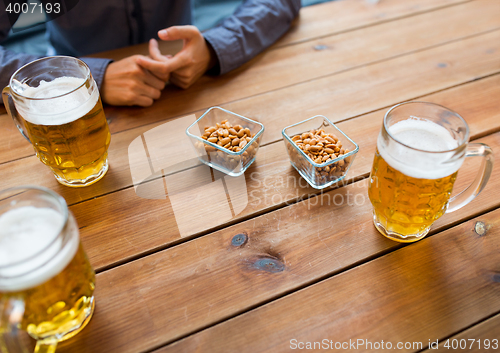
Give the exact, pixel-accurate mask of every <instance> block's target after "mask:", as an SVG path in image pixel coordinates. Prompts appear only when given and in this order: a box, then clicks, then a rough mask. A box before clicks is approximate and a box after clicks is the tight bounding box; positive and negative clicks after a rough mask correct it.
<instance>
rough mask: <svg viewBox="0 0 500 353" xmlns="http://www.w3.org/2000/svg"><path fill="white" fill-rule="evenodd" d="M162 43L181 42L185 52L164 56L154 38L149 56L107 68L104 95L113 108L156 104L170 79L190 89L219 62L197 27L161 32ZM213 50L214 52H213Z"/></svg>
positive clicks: (184, 27) (138, 57) (128, 59)
mask: <svg viewBox="0 0 500 353" xmlns="http://www.w3.org/2000/svg"><path fill="white" fill-rule="evenodd" d="M158 36H159V38H160V39H162V40H177V39H182V40H183V41H184V45H183V47H182V50H181V51H180V52H179V53H177V54H176V55H175V56H173V57H172V56H171V55H162V54H161V52H160V49H159V48H158V42H157V41H156V40H155V39H151V40H150V41H149V55H150V57H146V56H143V55H134V56H130V57H128V58H125V59H122V60H120V61H116V62H112V63H111V64H109V65H108V67H107V69H106V72H105V73H104V80H103V85H102V89H101V96H102V99H103V101H104V102H106V103H108V104H111V105H140V106H143V107H146V106H150V105H151V104H153V101H154V100H155V99H158V98H160V95H161V90H162V89H163V88H164V87H165V83H166V82H167V81H169V80H170V82H171V83H173V84H174V85H176V86H179V87H181V88H184V89H186V88H188V87H189V86H191V85H192V84H193V83H194V82H196V80H198V79H199V78H200V77H201V76H202V75H203V74H204V73H205V72H206V71H207V70H208V69H210V68H211V67H213V66H214V65H215V63H216V60H217V59H216V56H215V54H214V53H212V52H211V51H210V49H209V47H208V44H207V43H206V42H205V38H204V37H203V35H202V34H201V32H200V31H199V30H198V28H196V27H195V26H173V27H169V28H167V29H163V30H161V31H159V32H158ZM212 51H213V50H212Z"/></svg>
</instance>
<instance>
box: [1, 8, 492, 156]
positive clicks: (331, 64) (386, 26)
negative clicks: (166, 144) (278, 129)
mask: <svg viewBox="0 0 500 353" xmlns="http://www.w3.org/2000/svg"><path fill="white" fill-rule="evenodd" d="M428 23H440V24H441V25H440V26H436V27H432V26H429V25H428ZM499 27H500V3H498V2H497V1H496V0H482V1H474V2H470V3H465V4H463V5H459V6H453V7H450V8H445V9H443V10H440V11H434V12H430V13H425V14H422V15H420V16H418V17H417V18H413V19H409V18H404V19H401V20H397V21H393V22H388V23H383V24H380V25H378V26H373V27H368V28H363V29H360V30H357V31H354V32H348V33H344V34H341V35H338V36H330V37H326V38H321V39H318V40H315V41H311V42H308V43H303V44H298V45H294V46H290V47H286V48H282V49H279V50H271V51H267V52H265V53H264V54H262V55H260V56H259V57H258V58H256V59H255V60H253V61H251V62H249V63H248V64H246V65H245V66H244V67H242V68H241V69H239V70H236V71H235V72H233V73H231V74H229V75H225V76H223V77H216V78H213V77H206V78H203V79H202V80H201V81H200V82H199V83H198V84H196V85H195V86H194V87H193V88H191V89H189V90H186V91H182V90H179V89H177V88H173V87H169V88H167V89H166V91H168V92H169V93H168V94H167V93H165V95H164V98H163V99H161V100H160V101H158V102H157V103H156V104H155V105H154V106H153V107H151V108H147V109H142V108H129V107H122V108H114V107H107V108H106V113H107V116H108V119H109V120H110V122H111V124H110V127H111V130H112V132H118V131H123V130H126V129H130V128H133V127H136V126H140V125H145V124H147V123H151V122H155V121H160V120H164V119H166V118H171V117H175V116H180V115H183V114H186V113H188V112H192V111H193V110H199V109H206V108H207V107H209V106H211V105H220V104H223V103H226V102H230V101H234V100H237V99H241V98H244V97H248V96H253V95H257V94H261V93H263V92H269V91H273V90H275V89H280V88H283V87H287V86H290V85H293V84H296V83H298V82H303V81H309V80H313V79H315V78H318V77H321V76H325V75H331V74H334V73H336V72H341V71H344V70H349V69H353V68H355V67H357V66H360V65H365V64H368V63H371V62H376V61H380V60H384V59H387V58H390V57H394V56H399V55H403V54H405V53H410V52H412V51H415V50H421V49H422V48H428V47H431V46H435V45H439V44H442V43H446V42H449V41H451V40H456V39H458V38H463V37H467V36H470V35H474V34H478V33H482V32H485V31H489V30H492V29H495V28H499ZM407 38H412V40H411V41H408V40H407ZM318 48H323V49H321V50H317V49H318ZM135 50H139V49H138V48H136V47H130V48H124V49H119V50H116V51H112V52H111V53H110V54H106V55H105V56H112V55H111V54H113V53H118V54H120V53H122V52H126V51H130V53H132V52H133V51H135ZM169 52H171V50H169ZM290 67H301V69H300V70H293V71H291V72H290ZM255 77H259V84H258V85H256V84H253V82H254V81H255ZM138 115H141V116H140V117H139V116H138ZM263 121H264V122H265V120H263ZM13 127H14V124H13V123H12V121H11V120H10V118H9V117H7V116H0V134H2V135H3V136H7V137H8V138H6V139H5V140H2V141H0V163H3V162H6V161H10V160H14V159H16V158H21V157H25V156H28V155H33V150H32V149H31V148H30V147H29V144H28V143H27V142H26V141H25V140H24V139H23V138H22V137H21V136H20V135H19V134H15V133H14V134H13V133H12V132H14V130H15V129H13Z"/></svg>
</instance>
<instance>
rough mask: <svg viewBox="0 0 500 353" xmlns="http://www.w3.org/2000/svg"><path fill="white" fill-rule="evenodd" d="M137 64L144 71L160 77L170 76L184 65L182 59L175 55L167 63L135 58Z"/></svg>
mask: <svg viewBox="0 0 500 353" xmlns="http://www.w3.org/2000/svg"><path fill="white" fill-rule="evenodd" d="M137 64H139V65H140V66H141V67H143V68H144V69H146V70H149V71H151V73H153V74H154V75H156V76H158V77H162V76H163V75H167V74H170V73H171V72H172V71H175V70H177V69H179V68H181V67H182V66H183V65H184V59H183V57H182V56H180V55H176V56H174V57H172V58H170V59H169V60H167V61H157V60H153V59H150V58H147V57H139V58H137Z"/></svg>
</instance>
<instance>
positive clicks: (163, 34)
mask: <svg viewBox="0 0 500 353" xmlns="http://www.w3.org/2000/svg"><path fill="white" fill-rule="evenodd" d="M199 33H200V31H199V30H198V28H196V27H195V26H172V27H169V28H165V29H162V30H161V31H158V37H159V38H160V39H161V40H177V39H185V40H189V39H191V38H194V37H195V36H197V35H198V34H199Z"/></svg>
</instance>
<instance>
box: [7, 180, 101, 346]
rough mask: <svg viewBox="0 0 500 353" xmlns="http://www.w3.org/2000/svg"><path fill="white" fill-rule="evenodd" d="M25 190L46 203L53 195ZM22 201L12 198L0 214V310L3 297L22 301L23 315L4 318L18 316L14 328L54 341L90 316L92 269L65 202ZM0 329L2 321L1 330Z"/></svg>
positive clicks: (70, 333)
mask: <svg viewBox="0 0 500 353" xmlns="http://www.w3.org/2000/svg"><path fill="white" fill-rule="evenodd" d="M27 190H28V191H27V192H24V193H26V194H27V193H31V194H34V193H38V195H35V196H39V195H41V197H39V201H38V204H40V203H41V202H42V203H45V204H46V203H47V201H46V200H47V199H50V198H51V196H52V195H53V193H45V195H42V193H43V192H44V189H38V188H36V189H35V190H30V189H27ZM21 195H22V194H21ZM14 197H16V196H14ZM44 198H45V199H44ZM6 200H7V201H9V202H10V200H12V197H9V198H7V199H6ZM40 200H41V201H40ZM23 202H24V201H23V200H21V201H18V202H15V203H13V205H14V206H13V207H12V209H10V210H7V211H6V212H3V213H2V214H0V257H1V258H0V304H1V305H0V314H2V313H1V311H2V308H5V307H7V306H8V305H7V306H6V305H5V303H11V302H15V301H22V302H23V303H24V304H23V305H24V311H23V312H22V317H20V315H17V316H16V315H15V316H14V319H13V318H11V319H10V320H9V322H12V320H18V323H17V324H16V327H17V328H19V329H21V330H23V331H26V332H27V333H28V334H29V335H30V336H31V337H32V338H34V339H35V340H37V341H38V342H39V343H42V344H47V343H46V342H48V344H50V345H53V346H54V347H55V345H56V344H57V342H60V341H62V340H65V339H68V338H70V337H72V336H74V335H75V334H77V333H78V332H79V331H80V330H81V329H83V327H85V325H86V323H87V322H88V321H89V320H90V317H91V315H92V312H93V309H94V305H95V303H94V297H93V293H94V288H95V274H94V270H93V269H92V267H91V265H90V263H89V261H88V259H87V256H86V254H85V252H84V250H83V247H82V245H81V244H80V240H79V234H78V227H77V225H76V222H75V220H74V218H73V216H72V215H71V213H69V211H68V210H67V208H65V209H64V208H63V209H62V210H56V209H54V207H53V205H34V204H29V205H22V203H23ZM18 204H21V207H16V205H18ZM4 205H5V203H4ZM40 206H41V207H40ZM47 206H49V207H47ZM56 206H57V205H56ZM63 206H64V207H66V206H65V204H64V205H63ZM3 208H5V206H3ZM3 316H4V317H5V314H3ZM3 329H5V328H3ZM1 331H2V327H0V335H1V334H2V332H1ZM0 338H1V337H0ZM7 342H8V341H7ZM1 344H2V340H0V346H1ZM16 349H18V348H11V350H14V351H16Z"/></svg>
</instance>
